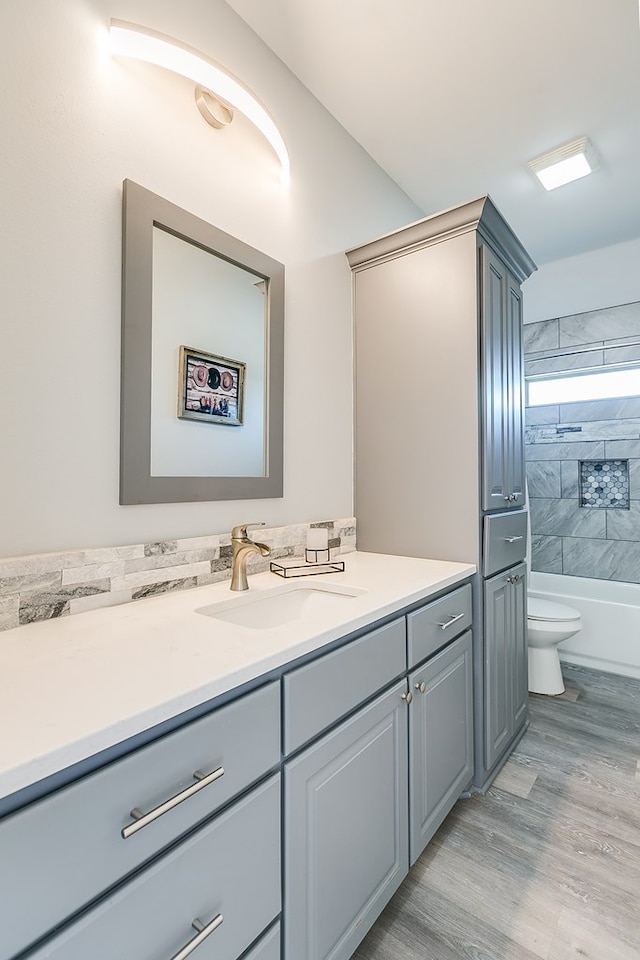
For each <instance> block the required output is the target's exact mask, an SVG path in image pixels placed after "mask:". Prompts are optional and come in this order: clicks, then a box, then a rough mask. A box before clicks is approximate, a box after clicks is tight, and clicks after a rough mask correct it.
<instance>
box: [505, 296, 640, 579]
mask: <svg viewBox="0 0 640 960" xmlns="http://www.w3.org/2000/svg"><path fill="white" fill-rule="evenodd" d="M524 344H525V374H527V375H531V374H535V373H550V372H556V371H566V370H574V369H582V368H586V367H595V366H602V365H610V364H615V363H621V362H628V361H634V360H638V361H640V303H629V304H624V305H622V306H617V307H610V308H608V309H606V310H594V311H591V312H589V313H580V314H576V315H574V316H570V317H560V318H559V319H554V320H543V321H541V322H539V323H531V324H525V327H524ZM584 346H589V347H593V348H594V349H593V350H589V351H587V352H580V351H579V350H578V349H577V348H581V347H584ZM559 354H562V355H559ZM525 443H526V446H525V455H526V459H527V479H528V482H529V497H530V511H531V550H532V558H531V560H532V569H533V570H540V571H544V572H546V573H564V574H567V575H569V576H576V577H593V578H596V579H602V580H624V581H628V582H633V583H640V397H630V398H627V399H622V400H595V401H590V402H587V403H561V404H556V405H553V406H546V407H527V410H526V437H525ZM605 458H609V459H616V460H628V461H629V496H630V500H629V509H628V510H626V509H610V508H594V507H584V506H581V505H580V497H579V481H578V471H579V463H580V461H583V460H600V459H605Z"/></svg>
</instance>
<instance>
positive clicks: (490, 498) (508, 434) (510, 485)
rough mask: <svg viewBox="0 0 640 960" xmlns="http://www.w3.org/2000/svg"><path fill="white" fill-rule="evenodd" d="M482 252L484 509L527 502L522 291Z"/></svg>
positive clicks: (498, 262)
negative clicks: (524, 443) (525, 488)
mask: <svg viewBox="0 0 640 960" xmlns="http://www.w3.org/2000/svg"><path fill="white" fill-rule="evenodd" d="M481 254H482V387H483V397H484V404H483V441H484V443H483V458H484V459H483V474H482V479H483V498H482V500H483V502H482V505H483V508H484V509H485V510H498V509H500V510H503V509H505V508H508V507H513V506H522V504H523V503H524V445H523V416H524V414H523V409H524V395H523V374H522V295H521V292H520V287H519V286H518V284H517V282H516V281H515V280H514V279H513V277H512V276H511V275H510V274H509V272H508V271H507V269H506V267H505V265H504V264H503V263H502V261H501V260H500V258H499V257H497V256H496V255H495V254H494V253H493V251H492V250H490V249H489V247H487V246H484V247H483V248H482V251H481Z"/></svg>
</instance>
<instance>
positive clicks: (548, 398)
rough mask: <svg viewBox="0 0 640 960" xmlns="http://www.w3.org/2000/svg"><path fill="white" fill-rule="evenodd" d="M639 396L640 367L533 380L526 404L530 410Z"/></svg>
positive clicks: (609, 369) (582, 371) (550, 376)
mask: <svg viewBox="0 0 640 960" xmlns="http://www.w3.org/2000/svg"><path fill="white" fill-rule="evenodd" d="M637 396H640V364H636V365H634V366H625V367H624V368H621V367H618V368H616V369H611V367H607V368H606V369H599V370H596V371H594V370H593V368H591V369H590V370H588V371H586V370H580V371H575V370H574V371H571V372H569V373H563V374H561V375H558V374H551V375H549V374H547V375H540V376H538V377H530V378H528V381H527V403H528V405H529V406H530V407H539V406H545V405H548V404H551V403H576V402H579V401H584V400H610V399H616V398H619V397H637Z"/></svg>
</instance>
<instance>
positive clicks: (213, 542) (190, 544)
mask: <svg viewBox="0 0 640 960" xmlns="http://www.w3.org/2000/svg"><path fill="white" fill-rule="evenodd" d="M284 529H287V528H286V527H285V528H284ZM174 542H175V545H176V553H182V552H183V551H185V550H217V549H218V548H219V547H220V537H219V536H218V535H217V534H214V535H212V536H208V537H183V538H182V539H179V540H175V541H174Z"/></svg>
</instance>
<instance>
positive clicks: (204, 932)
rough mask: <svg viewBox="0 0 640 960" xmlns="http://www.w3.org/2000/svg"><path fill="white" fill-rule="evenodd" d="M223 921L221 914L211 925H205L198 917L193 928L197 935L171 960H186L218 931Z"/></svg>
mask: <svg viewBox="0 0 640 960" xmlns="http://www.w3.org/2000/svg"><path fill="white" fill-rule="evenodd" d="M223 920H224V917H223V916H222V914H221V913H219V914H218V916H217V917H214V918H213V920H212V921H211V923H206V924H205V923H203V922H202V920H198V918H197V917H196V919H195V920H194V921H193V923H192V924H191V926H192V927H193V929H194V930H197V931H198V933H197V935H196V936H195V937H193V938H192V939H191V940H189V942H188V943H185V945H184V947H183V948H182V950H178V952H177V953H174V955H173V956H172V957H171V960H186V958H187V957H188V956H190V955H191V954H192V953H193V951H194V950H195V949H196V947H199V946H200V944H201V943H202V941H203V940H206V939H207V937H208V936H209V935H210V934H212V933H213V931H214V930H217V929H218V927H219V926H220V924H221V923H222V921H223Z"/></svg>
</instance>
